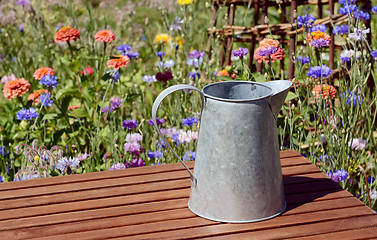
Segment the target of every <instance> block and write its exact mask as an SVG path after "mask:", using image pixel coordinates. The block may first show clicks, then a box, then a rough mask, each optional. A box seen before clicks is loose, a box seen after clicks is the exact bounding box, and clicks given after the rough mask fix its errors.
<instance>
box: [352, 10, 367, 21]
mask: <svg viewBox="0 0 377 240" xmlns="http://www.w3.org/2000/svg"><path fill="white" fill-rule="evenodd" d="M353 16H354V17H355V18H356V19H360V20H368V19H370V15H369V13H367V12H364V11H361V10H360V11H358V12H354V13H353Z"/></svg>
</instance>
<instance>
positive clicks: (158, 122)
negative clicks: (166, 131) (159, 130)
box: [148, 117, 165, 126]
mask: <svg viewBox="0 0 377 240" xmlns="http://www.w3.org/2000/svg"><path fill="white" fill-rule="evenodd" d="M164 122H165V119H163V118H161V119H159V118H158V117H156V123H157V125H161V124H163V123H164ZM148 124H149V125H151V126H154V123H153V120H152V118H151V119H149V120H148Z"/></svg>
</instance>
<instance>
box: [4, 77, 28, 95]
mask: <svg viewBox="0 0 377 240" xmlns="http://www.w3.org/2000/svg"><path fill="white" fill-rule="evenodd" d="M27 91H30V83H29V82H28V81H27V80H25V79H24V78H20V79H16V80H14V81H11V82H7V83H6V84H4V89H3V93H4V97H6V98H8V100H12V99H13V98H15V97H21V96H22V95H24V94H25V93H26V92H27Z"/></svg>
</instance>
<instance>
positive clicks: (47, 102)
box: [39, 93, 54, 107]
mask: <svg viewBox="0 0 377 240" xmlns="http://www.w3.org/2000/svg"><path fill="white" fill-rule="evenodd" d="M50 97H51V95H50V94H49V93H43V94H42V95H41V98H40V100H39V102H40V103H41V104H42V106H44V107H51V106H52V103H53V102H54V101H52V99H51V98H50Z"/></svg>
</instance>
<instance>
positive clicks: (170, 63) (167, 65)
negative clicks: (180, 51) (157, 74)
mask: <svg viewBox="0 0 377 240" xmlns="http://www.w3.org/2000/svg"><path fill="white" fill-rule="evenodd" d="M174 64H175V62H174V61H173V60H172V59H169V60H166V61H165V63H164V68H172V67H173V66H174Z"/></svg>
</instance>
